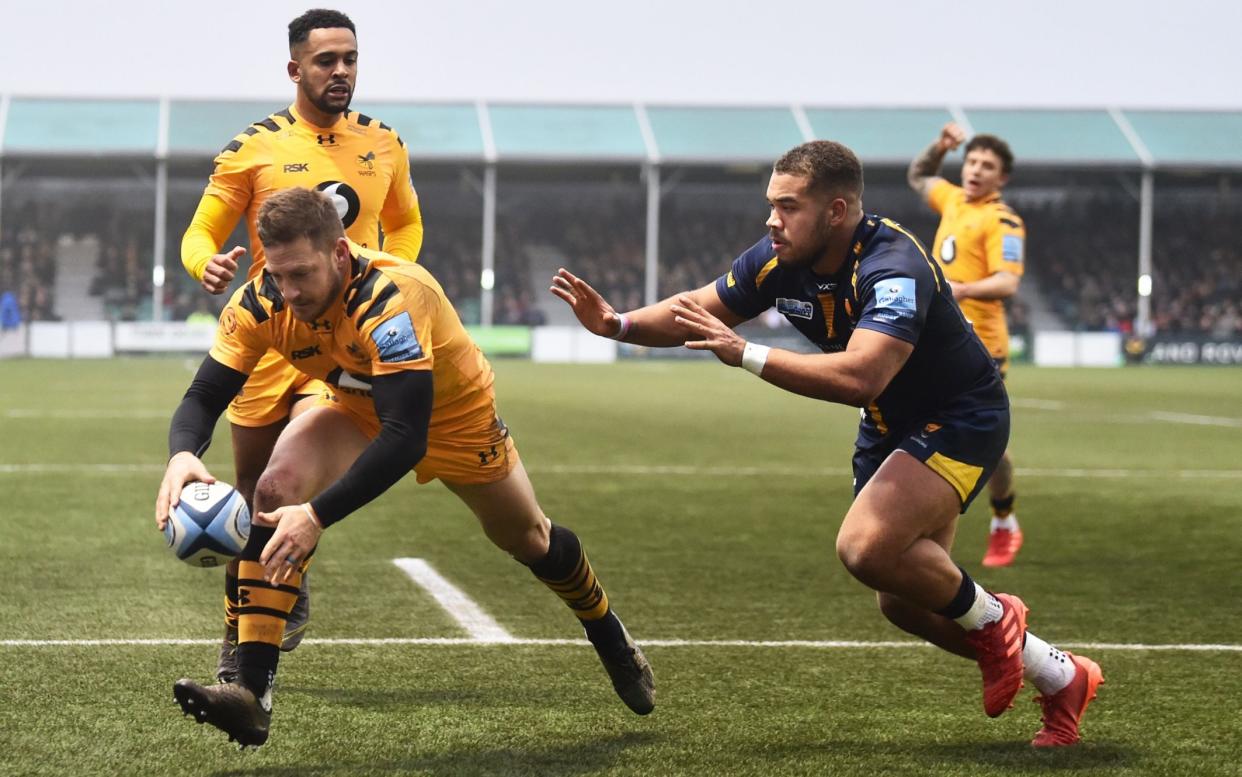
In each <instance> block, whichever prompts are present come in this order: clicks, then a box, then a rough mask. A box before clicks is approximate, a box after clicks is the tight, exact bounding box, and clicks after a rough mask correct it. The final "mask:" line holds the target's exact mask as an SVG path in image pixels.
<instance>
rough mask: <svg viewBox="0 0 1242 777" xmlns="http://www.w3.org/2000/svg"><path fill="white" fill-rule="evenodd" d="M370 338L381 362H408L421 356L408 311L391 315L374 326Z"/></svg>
mask: <svg viewBox="0 0 1242 777" xmlns="http://www.w3.org/2000/svg"><path fill="white" fill-rule="evenodd" d="M371 340H372V341H374V343H375V347H376V348H377V349H379V356H380V361H382V362H408V361H412V360H414V359H421V358H422V356H423V347H422V346H421V345H419V342H418V337H417V336H416V335H415V334H414V322H413V321H411V320H410V314H409V313H402V314H401V315H399V316H393V317H392V318H390V319H388V320H387V321H385V322H384V323H382V324H380V325H379V326H377V327H375V330H374V331H373V332H371Z"/></svg>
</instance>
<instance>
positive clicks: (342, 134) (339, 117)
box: [181, 9, 423, 681]
mask: <svg viewBox="0 0 1242 777" xmlns="http://www.w3.org/2000/svg"><path fill="white" fill-rule="evenodd" d="M289 58H290V59H289V64H288V71H289V79H290V80H291V81H293V82H294V83H295V84H297V93H296V94H297V96H296V97H295V99H294V102H293V104H292V105H290V106H289V107H288V108H286V109H284V110H282V111H279V112H277V113H274V114H272V115H271V116H269V117H267V118H266V119H263V120H262V121H258V122H255V123H254V124H252V125H251V126H249V127H247V128H246V129H245V130H243V131H242V132H240V133H239V134H238V135H237V137H235V138H233V140H232V141H230V142H229V144H228V145H227V146H225V147H224V150H223V151H221V152H220V154H219V156H217V157H216V162H215V170H214V172H213V173H212V175H211V180H210V181H209V182H208V184H207V189H206V191H205V192H204V193H203V197H202V200H201V201H200V202H199V204H198V210H197V211H196V212H195V214H194V219H193V221H192V222H191V224H190V227H189V229H187V230H186V233H185V237H184V238H183V239H182V243H181V261H182V263H183V264H184V265H185V268H186V270H187V271H188V272H189V273H190V275H192V276H193V277H194V278H195V279H197V280H199V281H200V282H201V283H202V286H203V288H204V289H206V290H207V291H209V292H211V293H212V294H221V293H223V292H224V291H225V290H226V289H227V288H228V285H229V282H230V281H232V279H233V276H234V274H235V272H236V271H237V260H238V258H239V257H240V256H241V255H242V254H244V253H245V249H244V248H242V247H240V246H237V247H234V248H233V249H231V250H229V251H227V252H225V253H218V251H219V250H220V247H221V245H222V244H223V242H224V241H225V240H226V239H227V238H228V236H229V234H230V233H231V232H232V231H233V228H234V227H235V226H236V225H237V222H238V220H239V219H241V218H242V217H243V216H244V217H245V219H246V226H247V228H248V231H249V233H250V245H251V247H252V248H253V251H254V256H253V261H252V262H251V265H250V273H249V277H250V278H251V279H253V278H255V277H257V276H258V275H259V273H260V272H261V271H262V269H263V264H264V254H263V246H262V243H261V242H260V241H259V237H258V233H257V227H256V223H255V220H256V218H257V217H258V213H259V208H260V207H261V206H262V205H263V202H264V200H266V199H267V197H268V196H269V195H270V194H272V193H273V192H275V191H279V190H280V189H284V188H287V187H290V186H301V187H305V188H311V189H319V190H321V191H326V192H328V193H329V194H331V195H332V199H333V201H334V202H335V203H336V207H337V212H338V213H339V214H340V216H341V220H342V221H343V222H344V225H345V233H346V235H348V236H349V238H350V239H351V240H353V241H354V242H356V243H358V244H360V245H362V246H365V247H367V248H379V247H380V232H379V230H380V226H381V225H383V229H384V251H385V252H387V253H388V254H391V255H393V256H398V257H401V258H404V259H408V260H410V261H414V260H415V259H417V258H418V251H419V248H420V247H421V245H422V240H423V225H422V218H421V216H420V213H419V207H418V197H417V196H416V195H415V193H414V188H413V186H412V184H411V183H410V161H409V157H408V156H407V154H406V150H405V144H404V143H403V142H402V141H401V138H400V137H398V136H397V133H396V132H395V131H393V129H392V128H391V127H389V126H387V125H386V124H383V123H382V122H379V121H376V120H374V119H372V118H370V117H368V116H364V115H362V114H360V113H357V112H352V111H350V110H349V103H350V100H351V99H352V98H353V93H354V84H355V81H356V78H357V66H358V42H357V39H356V37H355V35H354V24H353V22H352V21H350V19H349V17H347V16H345V15H344V14H342V13H339V12H337V11H328V10H322V9H317V10H312V11H307V12H306V13H305V14H303V15H302V16H299V17H298V18H296V19H294V20H293V21H292V22H290V24H289ZM321 388H322V387H321V386H320V385H319V384H317V383H316V382H315V381H314V380H312V379H311V378H309V377H308V376H306V375H304V374H302V373H300V372H298V371H297V370H296V369H294V367H293V366H292V365H290V364H289V363H288V362H287V361H285V360H284V359H282V358H281V357H280V356H279V354H277V353H275V352H271V353H268V354H267V355H266V356H264V357H263V359H262V360H261V361H260V362H259V364H258V365H257V366H256V368H255V369H254V371H253V373H252V374H251V376H250V380H248V381H247V382H246V386H245V388H244V389H243V390H242V392H241V393H240V394H238V396H237V398H236V399H234V400H233V403H232V404H231V405H230V406H229V410H228V416H229V421H230V423H231V426H232V437H233V460H234V466H235V468H236V480H235V481H234V485H235V486H236V487H237V490H238V491H239V492H240V493H241V494H242V496H243V497H245V499H246V501H247V502H248V503H253V502H252V499H253V495H254V485H255V482H256V481H257V480H258V478H259V475H260V474H261V473H262V472H263V468H264V466H266V464H267V461H268V457H269V456H270V455H271V453H272V446H273V445H274V444H275V443H276V436H277V435H278V434H280V431H281V429H282V428H284V425H285V424H286V423H287V422H288V420H289V418H290V416H291V415H296V414H297V413H298V412H299V409H300V408H302V407H305V406H307V404H308V402H309V400H310V399H311V398H313V397H314V396H316V395H317V394H318V393H319V391H320V390H321ZM308 581H309V576H308V577H307V578H304V580H303V584H302V590H301V591H300V592H299V594H298V605H297V607H296V608H295V609H294V612H293V616H292V617H291V618H290V619H289V624H288V628H289V631H288V633H287V634H286V635H285V641H284V644H283V647H284V649H285V650H292V649H293V648H294V647H296V646H297V644H298V642H299V641H300V640H301V639H302V636H303V634H304V633H305V628H306V624H307V622H308V620H309V618H310V601H309V592H308V590H307V587H308V584H309V582H308ZM236 609H237V566H236V563H234V564H230V565H229V568H228V572H227V574H226V580H225V635H224V640H223V642H222V643H221V649H220V660H219V664H218V667H217V676H218V677H219V678H220V679H221V680H224V681H227V680H230V679H232V678H233V677H234V676H235V675H236V673H237V670H236V659H235V656H234V648H235V645H236V643H237V616H236Z"/></svg>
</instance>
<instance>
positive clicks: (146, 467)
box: [0, 463, 1242, 480]
mask: <svg viewBox="0 0 1242 777" xmlns="http://www.w3.org/2000/svg"><path fill="white" fill-rule="evenodd" d="M526 469H527V471H528V472H532V473H535V474H537V475H633V476H636V477H642V476H653V477H659V476H678V477H685V476H699V477H745V476H766V477H849V476H850V475H851V474H852V472H851V470H849V469H847V468H845V467H696V466H693V465H686V464H544V465H539V464H532V465H530V466H528V467H527V468H526ZM163 471H164V465H162V464H54V463H43V464H0V475H42V474H81V475H125V474H131V473H135V472H163ZM1017 474H1019V475H1023V476H1027V477H1046V478H1105V479H1118V478H1144V479H1151V478H1158V479H1168V478H1171V477H1172V478H1183V479H1187V480H1201V479H1213V478H1219V479H1222V480H1234V479H1242V469H1173V470H1164V469H1120V468H1086V467H1083V468H1071V467H1059V468H1058V467H1053V468H1039V467H1018V469H1017Z"/></svg>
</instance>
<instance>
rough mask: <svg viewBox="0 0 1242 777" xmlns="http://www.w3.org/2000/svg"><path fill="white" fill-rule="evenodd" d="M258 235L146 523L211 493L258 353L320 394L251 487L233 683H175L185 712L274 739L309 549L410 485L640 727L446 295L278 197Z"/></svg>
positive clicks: (419, 274) (178, 423)
mask: <svg viewBox="0 0 1242 777" xmlns="http://www.w3.org/2000/svg"><path fill="white" fill-rule="evenodd" d="M258 231H259V238H260V240H261V241H262V243H263V246H264V247H265V248H266V250H267V252H268V260H267V271H266V273H265V274H264V277H263V278H256V279H254V280H252V281H250V282H249V283H248V284H246V285H245V286H244V287H243V288H241V289H239V290H238V291H237V292H236V293H234V295H233V297H232V298H231V299H230V301H229V304H228V307H226V308H225V310H224V312H223V313H222V314H221V317H220V326H219V327H218V328H217V332H216V341H215V345H214V346H213V347H212V349H211V352H210V354H209V355H208V356H207V358H206V359H205V360H204V361H203V364H202V366H201V367H200V368H199V371H198V374H197V375H196V376H195V378H194V381H193V383H192V384H191V385H190V388H189V390H188V391H187V392H186V395H185V398H184V399H183V400H182V402H181V404H180V406H179V407H178V408H177V411H176V413H175V414H174V416H173V419H172V425H171V430H170V433H169V453H170V454H171V455H170V458H169V462H168V467H167V470H166V472H165V474H164V479H163V482H162V483H161V485H160V490H159V495H158V497H157V499H156V508H155V517H156V523H157V525H159V526H160V527H161V528H162V527H163V525H164V523H165V522H166V521H167V516H168V511H169V508H170V505H175V501H176V495H178V494H180V493H181V489H182V487H183V486H184V485H185V484H186V483H188V482H191V481H206V482H210V481H211V480H212V476H211V474H210V473H209V472H208V471H207V469H206V468H205V467H204V466H203V463H202V461H200V460H199V458H198V456H197V454H198V453H201V451H202V449H203V448H204V447H205V446H206V444H207V443H208V441H209V440H210V439H211V430H212V427H213V426H214V425H215V422H216V419H217V418H218V417H219V415H220V413H221V412H223V410H224V408H225V406H226V405H227V404H228V402H229V401H230V400H231V399H232V398H233V396H234V395H235V394H236V393H237V391H238V390H239V389H240V388H241V387H242V385H243V383H244V382H245V381H246V376H247V374H248V373H249V372H250V371H251V370H253V369H254V367H255V365H257V364H258V363H259V360H260V359H261V358H262V357H263V354H264V353H266V352H267V351H268V350H269V349H274V350H276V351H277V352H278V353H280V354H281V355H282V356H284V357H285V358H287V359H290V360H292V361H293V362H294V363H295V364H297V365H298V368H299V369H301V370H303V371H304V372H306V373H307V374H309V375H313V376H314V377H316V378H319V379H321V380H324V381H325V382H326V383H328V384H329V386H328V388H327V390H325V392H324V393H323V395H321V396H320V397H319V398H318V399H317V400H316V403H315V405H314V406H313V407H311V408H310V409H308V410H306V411H305V412H303V413H302V414H300V415H299V416H298V417H297V418H295V419H293V420H292V421H291V422H290V423H289V425H288V426H287V427H286V428H285V429H284V431H283V432H281V434H280V437H279V438H278V439H277V441H276V446H275V449H274V450H273V452H272V457H271V461H270V462H269V463H268V466H267V468H266V469H265V470H264V472H263V474H262V475H261V476H260V477H259V481H258V484H257V486H256V488H255V497H254V499H255V503H254V506H255V510H256V512H255V517H254V525H253V528H252V529H251V534H250V539H249V541H248V542H247V544H246V547H245V549H244V550H243V551H242V553H241V556H240V558H241V564H240V570H239V574H240V577H241V580H240V594H241V602H242V604H241V606H240V607H239V608H238V614H239V629H240V631H239V634H240V641H239V644H238V648H237V657H238V664H239V674H238V677H237V679H236V680H235V681H233V682H230V683H220V684H216V685H208V686H203V685H199V684H197V683H195V682H193V681H191V680H179V681H178V682H177V683H176V685H175V686H174V689H173V692H174V696H175V697H176V699H177V701H178V702H179V703H180V704H181V707H182V709H183V710H184V711H185V712H186V713H188V714H192V715H194V716H195V718H196V719H197V720H198V721H199V722H208V723H211V724H212V725H214V726H216V727H217V728H220V729H221V730H223V731H225V732H226V733H227V734H228V735H229V737H230V738H232V739H236V740H237V741H238V742H239V743H241V744H242V745H243V746H245V745H256V746H257V745H261V744H263V742H265V741H266V740H267V736H268V729H269V723H270V720H271V690H272V682H273V678H274V676H275V672H276V665H277V663H278V660H279V656H280V651H279V646H280V643H281V639H282V635H283V633H284V630H285V621H286V619H287V617H288V614H289V612H290V611H291V609H292V608H293V605H294V600H295V599H296V597H297V588H298V585H299V583H300V580H301V578H302V575H303V574H304V573H305V570H306V565H307V562H308V561H309V559H310V556H311V554H312V553H313V552H314V550H315V548H316V546H317V544H318V542H319V538H320V536H321V535H322V534H323V532H324V531H325V530H326V529H327V528H329V527H331V526H333V525H334V524H336V523H337V522H338V521H340V520H341V519H342V518H344V517H346V516H347V515H349V514H350V513H352V512H353V511H355V510H357V509H358V508H360V507H362V506H363V505H364V504H366V503H367V502H369V501H371V500H372V499H374V498H375V497H377V496H379V495H380V494H382V493H383V492H384V491H386V490H387V489H388V488H389V487H390V486H392V485H393V484H394V483H396V482H397V481H398V480H400V479H401V477H402V476H403V475H405V473H407V472H409V471H410V470H411V469H413V470H414V472H415V474H416V475H417V477H418V480H419V482H424V483H425V482H428V481H430V480H433V479H437V478H438V479H440V480H441V481H443V482H444V484H445V485H446V486H447V487H448V488H449V490H450V491H452V492H453V493H454V494H456V495H457V496H458V498H460V499H461V501H462V502H463V503H465V504H466V506H467V507H469V508H470V509H471V510H472V511H473V512H474V514H475V516H476V517H477V518H478V520H479V522H480V524H481V525H482V528H483V531H484V533H486V534H487V537H488V538H489V539H490V540H491V541H492V542H494V543H495V544H496V545H497V546H498V547H500V548H501V549H503V550H504V551H506V552H508V553H509V554H511V555H512V556H513V557H514V558H516V559H517V560H518V561H520V562H521V563H523V564H525V565H527V566H528V567H530V569H531V571H532V572H533V573H534V574H535V576H536V577H538V578H539V580H541V581H542V582H543V583H544V584H546V585H547V586H548V587H549V588H551V589H552V590H553V591H554V592H555V593H556V594H557V595H558V596H560V597H561V598H562V599H563V600H564V601H565V603H566V604H567V605H568V606H569V607H570V608H571V609H572V611H573V613H574V614H575V615H576V616H577V617H578V618H579V620H580V622H581V623H582V626H583V628H584V629H585V631H586V634H587V638H588V639H589V640H590V642H591V644H592V645H593V646H594V647H595V650H596V652H597V653H598V654H599V657H600V660H601V661H602V663H603V665H604V667H605V669H606V670H607V672H608V674H609V676H610V677H611V679H612V683H613V687H614V689H615V690H616V692H617V694H618V695H619V696H620V697H621V699H622V700H623V701H624V702H625V704H626V705H627V706H629V708H630V709H632V710H633V711H634V712H636V713H638V714H640V715H645V714H647V713H649V712H651V710H652V709H653V708H654V704H655V683H654V679H653V677H652V673H651V668H650V666H649V665H648V663H647V660H646V658H645V657H644V656H643V654H642V652H641V650H639V648H638V646H637V645H636V644H635V643H634V641H633V640H632V639H631V638H630V636H629V634H628V633H627V632H626V630H625V627H624V626H623V625H622V623H621V621H620V620H619V619H618V618H617V616H616V614H615V613H614V612H613V611H612V609H611V607H610V605H609V601H608V596H607V595H606V594H605V593H604V589H603V588H602V587H601V585H600V583H599V581H598V580H597V578H596V576H595V573H594V571H593V570H592V568H591V564H590V562H589V561H587V557H586V555H585V553H584V552H583V550H582V545H581V543H580V542H579V540H578V538H577V536H576V535H575V534H574V533H573V532H572V531H570V530H569V529H567V528H565V527H564V526H561V525H558V524H553V523H551V522H550V521H549V520H548V518H547V517H545V515H544V513H543V511H542V509H541V508H540V506H539V503H538V502H537V501H536V499H535V493H534V490H533V489H532V488H531V484H530V480H529V479H528V478H527V476H526V471H525V469H524V468H523V466H522V462H521V459H520V458H519V457H518V453H517V449H516V448H515V447H514V444H513V440H512V438H511V437H510V436H509V431H508V429H507V428H506V427H505V425H504V424H503V423H502V422H501V421H500V419H499V417H497V415H496V407H495V394H494V392H493V388H492V383H493V373H492V368H491V365H489V364H488V362H487V360H486V359H485V358H484V357H483V354H482V352H481V351H480V350H479V348H478V346H476V345H475V344H474V342H473V341H471V339H470V336H469V335H468V334H467V333H466V330H465V328H464V327H463V326H462V324H461V320H460V319H459V318H458V316H457V312H456V311H455V310H454V309H453V306H452V305H451V304H450V303H449V301H448V299H447V298H446V297H445V296H444V291H443V290H442V289H441V288H440V284H439V283H437V282H436V281H435V279H434V278H433V277H432V276H431V275H430V274H429V273H428V272H427V271H426V270H425V269H423V268H422V267H420V266H419V265H416V264H412V263H409V262H402V261H401V260H398V259H395V258H393V257H391V256H388V255H387V254H384V253H381V252H378V251H369V250H367V249H364V248H361V247H359V246H358V245H357V244H355V243H352V242H350V241H349V240H348V239H346V237H345V235H344V233H343V231H342V229H341V222H340V219H339V218H338V217H337V214H336V211H335V209H334V208H333V205H332V203H331V201H330V200H329V199H328V198H327V197H326V196H324V195H323V194H320V193H317V192H312V191H308V190H306V189H298V188H294V189H288V190H286V191H283V192H280V193H277V194H274V195H272V196H271V197H269V198H268V200H267V202H265V203H264V204H263V206H262V207H261V208H260V211H259V218H258Z"/></svg>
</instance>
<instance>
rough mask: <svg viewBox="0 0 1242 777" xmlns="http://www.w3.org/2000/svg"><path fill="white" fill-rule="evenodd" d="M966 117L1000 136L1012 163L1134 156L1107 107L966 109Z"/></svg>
mask: <svg viewBox="0 0 1242 777" xmlns="http://www.w3.org/2000/svg"><path fill="white" fill-rule="evenodd" d="M966 118H967V120H968V121H969V122H970V126H971V129H973V130H974V131H975V133H988V134H992V135H999V136H1000V137H1002V138H1004V139H1005V141H1006V142H1007V143H1009V147H1010V148H1011V149H1013V155H1014V159H1015V161H1016V164H1017V165H1022V164H1024V163H1027V162H1031V163H1037V164H1049V163H1057V164H1062V163H1068V164H1084V165H1091V164H1096V165H1108V164H1126V165H1133V164H1137V163H1138V162H1139V161H1140V160H1139V157H1138V154H1137V153H1136V152H1135V151H1134V147H1133V146H1131V145H1130V141H1129V140H1127V139H1126V136H1125V134H1123V133H1122V131H1121V128H1120V127H1119V126H1117V122H1115V121H1113V117H1112V116H1111V115H1109V113H1108V112H1107V111H1101V110H975V109H969V110H967V111H966Z"/></svg>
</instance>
